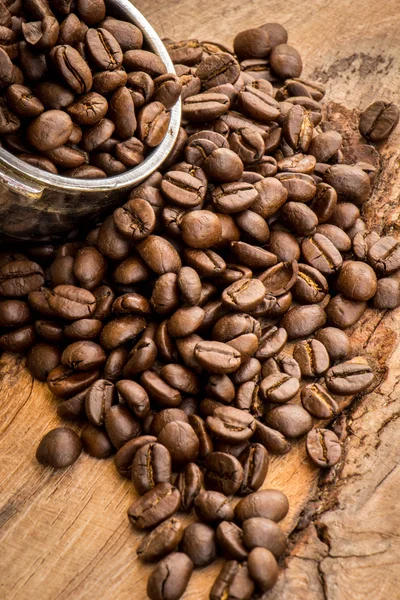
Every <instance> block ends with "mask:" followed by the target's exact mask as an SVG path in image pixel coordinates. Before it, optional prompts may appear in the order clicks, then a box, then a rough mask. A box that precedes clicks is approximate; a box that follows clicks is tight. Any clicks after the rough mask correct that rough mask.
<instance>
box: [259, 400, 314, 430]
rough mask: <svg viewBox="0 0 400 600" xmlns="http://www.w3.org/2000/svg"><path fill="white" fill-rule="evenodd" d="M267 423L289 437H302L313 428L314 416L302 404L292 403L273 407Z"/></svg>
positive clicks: (266, 420)
mask: <svg viewBox="0 0 400 600" xmlns="http://www.w3.org/2000/svg"><path fill="white" fill-rule="evenodd" d="M265 423H266V424H267V425H268V426H269V427H272V428H273V429H277V430H278V431H279V432H280V433H282V434H283V435H284V436H285V437H288V438H299V437H302V436H303V435H304V434H306V433H308V432H309V431H310V429H311V428H312V418H311V417H310V415H309V414H308V412H307V411H305V410H304V408H302V407H301V406H298V405H297V404H291V403H289V404H283V405H282V406H277V407H275V408H272V409H271V410H270V411H269V413H268V414H267V417H266V419H265Z"/></svg>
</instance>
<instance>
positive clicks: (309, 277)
mask: <svg viewBox="0 0 400 600" xmlns="http://www.w3.org/2000/svg"><path fill="white" fill-rule="evenodd" d="M293 291H294V295H295V297H296V298H297V299H298V300H299V301H300V302H303V303H304V304H318V303H319V302H322V301H323V299H324V298H325V296H326V294H327V293H328V291H329V286H328V282H327V280H326V279H325V277H324V276H323V275H322V273H321V272H320V271H318V269H315V268H314V267H310V266H308V265H302V264H299V274H298V277H297V281H296V284H295V286H294V289H293Z"/></svg>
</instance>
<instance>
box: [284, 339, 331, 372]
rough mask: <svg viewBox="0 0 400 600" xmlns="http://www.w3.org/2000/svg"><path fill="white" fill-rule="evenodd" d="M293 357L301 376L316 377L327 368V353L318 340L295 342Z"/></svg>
mask: <svg viewBox="0 0 400 600" xmlns="http://www.w3.org/2000/svg"><path fill="white" fill-rule="evenodd" d="M293 358H295V359H296V361H297V362H298V364H299V366H300V370H301V374H302V375H303V377H318V376H319V375H322V374H323V373H325V371H327V370H328V369H329V354H328V352H327V350H326V348H325V346H324V345H323V344H322V343H321V342H319V341H318V340H314V339H311V340H305V341H303V342H297V344H296V345H295V347H294V350H293Z"/></svg>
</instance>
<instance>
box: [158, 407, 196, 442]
mask: <svg viewBox="0 0 400 600" xmlns="http://www.w3.org/2000/svg"><path fill="white" fill-rule="evenodd" d="M174 421H183V422H184V423H189V418H188V416H187V415H186V413H185V412H183V410H181V409H180V408H164V409H163V410H160V412H158V413H157V414H155V415H154V418H153V420H152V422H151V425H150V432H151V434H152V435H156V436H158V435H159V434H160V433H161V431H162V430H163V429H164V427H165V426H166V425H168V423H173V422H174Z"/></svg>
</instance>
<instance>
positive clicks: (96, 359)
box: [61, 341, 107, 371]
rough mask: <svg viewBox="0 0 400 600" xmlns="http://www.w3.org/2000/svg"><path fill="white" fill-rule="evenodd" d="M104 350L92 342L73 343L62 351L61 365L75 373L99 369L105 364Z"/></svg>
mask: <svg viewBox="0 0 400 600" xmlns="http://www.w3.org/2000/svg"><path fill="white" fill-rule="evenodd" d="M106 358H107V357H106V354H105V352H104V350H103V349H102V348H101V347H100V346H99V345H98V344H95V343H94V342H89V341H85V342H75V343H74V344H71V345H70V346H67V348H66V349H65V350H64V352H63V353H62V356H61V362H62V364H63V365H65V366H67V367H70V368H71V369H75V370H76V371H91V370H92V369H99V368H100V367H101V366H102V365H103V364H104V363H105V362H106Z"/></svg>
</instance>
